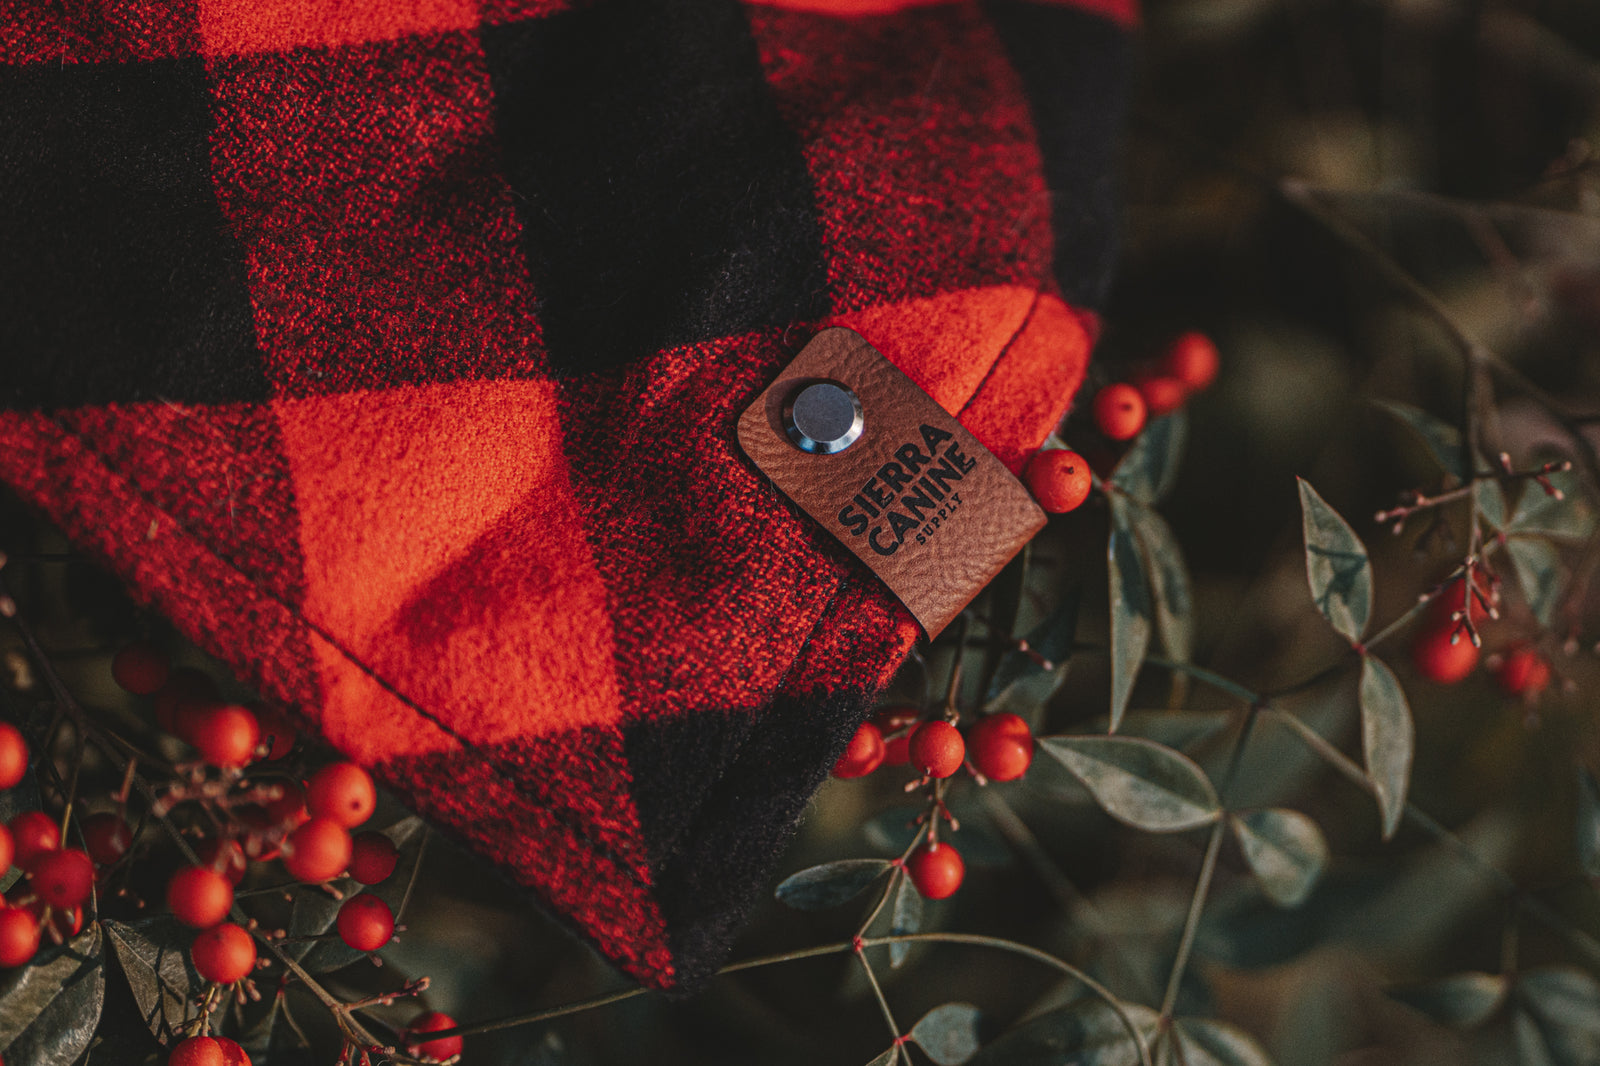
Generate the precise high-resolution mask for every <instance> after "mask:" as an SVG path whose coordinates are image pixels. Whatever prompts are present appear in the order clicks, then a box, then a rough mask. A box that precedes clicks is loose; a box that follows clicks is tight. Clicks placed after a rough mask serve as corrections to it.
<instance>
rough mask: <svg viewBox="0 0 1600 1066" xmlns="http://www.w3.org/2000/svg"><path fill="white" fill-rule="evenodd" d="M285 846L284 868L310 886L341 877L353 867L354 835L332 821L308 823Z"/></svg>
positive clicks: (321, 820)
mask: <svg viewBox="0 0 1600 1066" xmlns="http://www.w3.org/2000/svg"><path fill="white" fill-rule="evenodd" d="M283 844H284V846H283V865H284V867H285V868H286V869H287V870H288V871H289V872H290V873H291V874H293V875H294V876H295V878H296V879H297V880H300V881H304V882H306V883H307V884H313V885H315V884H321V883H322V882H324V881H328V880H331V879H333V878H335V877H338V876H339V875H340V874H341V873H343V872H344V868H345V867H346V866H349V865H350V834H349V832H348V831H347V830H346V829H345V827H344V826H342V825H340V824H339V823H338V822H335V821H333V820H332V819H331V818H322V817H316V818H311V819H308V820H307V821H306V823H305V824H304V825H302V826H301V827H300V828H299V829H296V830H295V831H294V832H292V833H290V834H289V836H288V838H287V839H286V840H284V842H283Z"/></svg>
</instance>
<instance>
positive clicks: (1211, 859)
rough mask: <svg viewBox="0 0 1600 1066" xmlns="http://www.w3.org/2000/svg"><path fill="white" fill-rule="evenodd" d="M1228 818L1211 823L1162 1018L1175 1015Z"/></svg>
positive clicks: (1165, 996) (1168, 984)
mask: <svg viewBox="0 0 1600 1066" xmlns="http://www.w3.org/2000/svg"><path fill="white" fill-rule="evenodd" d="M1226 825H1227V821H1226V819H1224V818H1221V817H1219V818H1218V819H1217V820H1216V822H1214V823H1213V824H1212V826H1211V836H1210V838H1209V839H1207V840H1206V855H1205V858H1204V859H1202V860H1201V861H1200V874H1199V876H1198V877H1197V878H1196V879H1195V885H1194V895H1193V896H1191V897H1190V898H1189V913H1188V914H1187V915H1186V916H1185V917H1184V920H1183V936H1182V938H1181V939H1180V940H1179V941H1178V954H1177V955H1176V957H1174V959H1173V960H1172V971H1171V972H1170V973H1169V974H1168V975H1167V991H1166V994H1165V995H1163V996H1162V997H1161V1017H1162V1019H1163V1020H1170V1019H1171V1018H1172V1009H1173V1007H1174V1006H1176V1004H1177V1002H1178V989H1179V987H1181V986H1182V984H1183V973H1184V971H1185V970H1187V969H1188V968H1189V953H1190V952H1191V951H1192V950H1194V938H1195V934H1196V933H1197V932H1199V930H1200V915H1201V913H1202V912H1203V911H1204V910H1205V907H1206V897H1208V896H1209V895H1210V894H1211V881H1212V878H1213V877H1215V876H1216V872H1217V856H1218V855H1219V854H1221V852H1222V838H1223V836H1224V833H1225V827H1226Z"/></svg>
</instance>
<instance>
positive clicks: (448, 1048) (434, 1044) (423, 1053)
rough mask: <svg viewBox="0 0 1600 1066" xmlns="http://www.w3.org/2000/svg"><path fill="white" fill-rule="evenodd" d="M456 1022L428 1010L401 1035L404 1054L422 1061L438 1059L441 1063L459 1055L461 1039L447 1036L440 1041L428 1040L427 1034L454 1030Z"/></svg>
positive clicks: (448, 1016) (446, 1016) (445, 1015)
mask: <svg viewBox="0 0 1600 1066" xmlns="http://www.w3.org/2000/svg"><path fill="white" fill-rule="evenodd" d="M456 1024H457V1023H456V1020H455V1019H454V1018H452V1017H450V1015H448V1014H441V1013H440V1012H439V1011H436V1010H430V1011H428V1013H426V1014H424V1015H421V1016H420V1017H418V1018H417V1019H415V1020H414V1021H413V1022H412V1023H411V1025H410V1026H408V1027H407V1028H406V1031H405V1033H403V1034H402V1040H401V1043H402V1044H404V1045H405V1049H406V1053H407V1054H410V1055H415V1056H416V1057H418V1058H423V1059H438V1060H440V1061H443V1060H445V1059H448V1058H453V1057H454V1056H456V1055H459V1054H461V1038H460V1037H459V1036H447V1037H444V1038H443V1039H440V1040H429V1039H427V1035H428V1034H429V1033H436V1032H438V1031H439V1030H440V1029H454V1028H455V1027H456Z"/></svg>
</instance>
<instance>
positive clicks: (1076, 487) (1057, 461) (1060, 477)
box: [1027, 448, 1092, 514]
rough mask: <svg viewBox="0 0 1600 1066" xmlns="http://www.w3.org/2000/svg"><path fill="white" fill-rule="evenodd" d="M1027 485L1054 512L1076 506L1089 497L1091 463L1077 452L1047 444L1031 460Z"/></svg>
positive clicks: (1062, 511) (1041, 502) (1041, 504)
mask: <svg viewBox="0 0 1600 1066" xmlns="http://www.w3.org/2000/svg"><path fill="white" fill-rule="evenodd" d="M1027 477H1028V488H1029V490H1031V491H1032V492H1033V495H1034V497H1035V498H1037V499H1038V501H1039V506H1040V507H1043V508H1044V509H1045V510H1046V511H1049V512H1050V513H1051V514H1063V513H1065V512H1067V511H1072V510H1075V509H1077V507H1078V506H1079V505H1081V504H1082V503H1083V501H1084V500H1087V499H1088V498H1089V489H1090V488H1091V487H1092V486H1091V481H1090V477H1089V464H1088V463H1087V462H1086V461H1085V460H1084V458H1083V456H1081V455H1079V454H1078V453H1077V452H1073V451H1068V450H1066V449H1065V448H1048V449H1046V450H1044V451H1042V452H1039V453H1038V454H1037V455H1035V456H1034V457H1033V460H1032V461H1031V462H1029V463H1028V474H1027Z"/></svg>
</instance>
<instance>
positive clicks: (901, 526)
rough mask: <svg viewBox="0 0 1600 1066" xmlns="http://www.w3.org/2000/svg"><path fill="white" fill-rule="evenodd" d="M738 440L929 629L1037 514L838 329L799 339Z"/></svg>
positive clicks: (967, 443) (1005, 475) (1037, 520)
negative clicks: (799, 346)
mask: <svg viewBox="0 0 1600 1066" xmlns="http://www.w3.org/2000/svg"><path fill="white" fill-rule="evenodd" d="M852 397H853V398H854V400H855V401H856V404H858V405H859V412H853V411H852V405H851V403H850V399H851V398H852ZM853 415H854V419H853V420H852V416H853ZM739 446H740V447H742V448H743V449H744V452H745V454H746V455H748V456H749V457H750V459H751V461H753V462H754V463H755V464H756V466H757V467H759V468H760V470H761V472H762V473H764V474H766V475H767V476H768V477H769V478H771V479H772V481H773V484H775V485H777V487H778V488H779V489H780V490H781V491H782V492H783V493H784V494H785V495H786V496H788V497H789V498H790V499H791V500H793V501H794V502H795V503H797V504H799V505H800V507H801V509H803V510H804V511H805V512H806V513H807V514H809V515H810V516H811V517H812V518H814V519H816V520H817V521H818V522H820V523H821V524H822V527H823V528H824V529H826V530H827V531H828V532H829V533H831V534H832V535H833V536H834V537H836V538H838V539H839V540H840V541H842V542H843V543H844V545H845V547H847V548H849V549H850V550H851V551H852V552H854V553H855V554H856V557H857V558H859V559H860V560H861V561H862V562H864V563H866V564H867V566H868V567H870V568H871V570H872V572H873V573H875V574H877V575H878V577H879V578H880V579H882V581H883V583H884V584H886V585H888V586H889V591H891V592H893V593H894V594H895V596H896V597H898V598H899V600H900V602H901V603H904V604H905V605H906V608H907V609H908V610H910V612H911V614H912V616H913V617H914V618H916V620H917V622H918V623H920V624H921V626H922V628H923V631H924V632H926V633H927V634H928V636H929V637H930V638H931V637H934V636H937V635H938V634H939V632H940V631H941V630H942V629H944V627H945V626H947V625H949V624H950V622H951V620H953V619H954V618H955V617H956V615H958V614H960V613H961V610H962V608H964V607H966V605H967V604H969V603H971V602H972V600H973V598H974V597H976V596H977V595H978V593H979V592H980V591H982V589H983V587H984V586H985V585H987V584H988V583H989V582H990V581H991V580H992V579H993V578H994V576H995V575H996V574H998V573H999V572H1000V570H1001V568H1002V567H1004V566H1005V565H1006V563H1008V562H1010V561H1011V558H1012V557H1013V556H1015V555H1016V554H1017V552H1019V551H1021V550H1022V546H1023V545H1024V544H1026V543H1027V542H1028V540H1029V539H1030V538H1032V537H1033V535H1034V534H1035V533H1037V532H1038V531H1039V530H1040V529H1042V528H1043V527H1044V524H1045V513H1044V512H1043V511H1042V510H1040V509H1039V505H1038V504H1037V503H1035V502H1034V500H1033V497H1032V495H1030V494H1029V492H1028V490H1027V489H1026V488H1024V487H1023V485H1022V483H1021V482H1020V481H1018V480H1017V479H1016V478H1014V477H1012V476H1011V472H1010V471H1008V470H1007V469H1006V468H1005V466H1004V465H1003V464H1001V462H1000V460H998V459H996V458H995V457H994V456H993V455H991V454H990V453H989V451H988V450H987V449H986V448H984V446H983V445H982V444H979V443H978V440H977V438H976V437H974V436H972V434H970V433H968V432H967V431H966V430H965V429H963V428H962V427H961V424H960V423H959V422H957V421H956V420H955V418H953V417H952V416H951V415H950V414H949V413H948V412H947V411H945V409H944V408H942V407H940V406H939V405H938V404H937V403H935V402H934V401H933V400H932V399H931V398H929V396H928V394H927V393H925V392H923V391H922V390H921V389H919V388H918V387H917V386H916V385H915V384H914V383H913V382H912V381H911V379H910V378H908V377H906V376H905V375H904V374H903V373H901V372H900V370H899V368H897V367H896V366H895V365H894V364H893V363H891V362H889V360H887V359H885V358H884V357H883V356H882V355H880V354H879V353H878V351H877V350H876V349H874V348H873V347H872V345H870V344H868V343H867V342H866V341H865V340H864V339H863V338H862V337H861V335H860V334H858V333H855V332H854V331H852V330H848V329H839V328H834V329H825V330H823V331H822V332H821V333H818V334H817V335H816V336H815V337H814V338H812V340H811V343H810V344H808V345H806V347H805V349H804V350H803V351H802V352H801V353H800V354H799V355H797V356H795V359H794V362H792V363H790V364H789V365H788V366H787V367H785V368H784V370H783V371H782V373H780V374H779V375H778V378H777V380H776V381H774V382H773V383H772V384H771V385H769V386H768V387H767V389H766V391H765V392H763V393H762V394H761V395H760V396H759V397H757V398H756V401H755V402H754V403H752V404H751V405H750V406H749V407H748V408H746V409H745V412H744V414H743V415H741V416H740V418H739Z"/></svg>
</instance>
